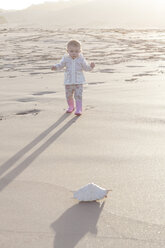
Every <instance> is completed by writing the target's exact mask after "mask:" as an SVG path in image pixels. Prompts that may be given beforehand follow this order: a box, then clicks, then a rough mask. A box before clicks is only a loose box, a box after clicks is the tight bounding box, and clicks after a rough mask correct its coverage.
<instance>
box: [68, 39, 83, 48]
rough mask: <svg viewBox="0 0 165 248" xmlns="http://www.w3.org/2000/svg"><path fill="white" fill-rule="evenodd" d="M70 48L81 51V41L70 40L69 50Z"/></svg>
mask: <svg viewBox="0 0 165 248" xmlns="http://www.w3.org/2000/svg"><path fill="white" fill-rule="evenodd" d="M69 46H76V47H78V48H80V49H81V43H80V41H78V40H70V41H69V42H68V43H67V49H68V48H69Z"/></svg>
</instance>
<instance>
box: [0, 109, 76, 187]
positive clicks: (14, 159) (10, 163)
mask: <svg viewBox="0 0 165 248" xmlns="http://www.w3.org/2000/svg"><path fill="white" fill-rule="evenodd" d="M67 116H68V114H64V115H63V116H61V118H60V119H59V120H58V121H56V122H55V123H54V124H53V125H52V126H50V127H49V128H48V129H46V130H45V131H44V132H43V133H41V134H40V135H39V136H38V137H37V138H35V139H34V140H33V141H32V142H31V143H29V144H28V145H27V146H25V147H24V148H23V149H21V150H20V151H19V152H18V153H17V154H15V155H14V156H13V157H11V158H10V159H9V160H8V161H7V162H5V163H4V164H2V165H1V167H0V175H2V174H3V173H4V172H5V171H7V170H8V169H10V167H12V166H13V165H14V164H15V163H16V162H17V161H18V160H19V159H20V158H21V157H23V156H24V155H25V154H26V153H27V152H29V151H30V150H31V149H32V148H33V147H34V146H35V145H37V144H38V143H39V142H40V141H41V140H42V139H44V138H45V137H46V136H47V135H48V134H49V133H50V132H51V131H53V130H54V129H55V128H56V127H57V126H58V125H60V123H61V122H62V121H64V120H65V119H66V118H67ZM77 119H78V117H77V116H75V117H73V118H72V119H71V120H69V121H68V122H67V123H66V124H65V125H64V126H63V127H62V128H60V129H59V130H58V131H57V132H56V133H55V134H53V135H52V136H51V137H50V138H49V139H48V140H47V141H46V142H45V143H43V144H42V145H41V146H40V147H39V148H37V149H36V150H35V151H34V152H32V153H31V155H29V156H28V157H27V158H26V159H25V160H24V161H23V162H21V163H20V164H18V165H17V167H15V168H14V169H13V170H11V171H10V172H8V173H7V174H6V175H5V176H4V177H1V179H0V191H2V190H3V189H4V188H5V187H6V186H7V185H8V184H9V183H11V182H12V181H13V180H14V179H15V178H16V177H17V176H18V175H19V174H21V173H22V172H23V171H24V170H25V169H26V168H27V167H28V166H29V165H30V164H31V163H32V162H33V161H34V160H35V159H36V158H37V157H38V156H39V155H40V154H41V153H42V152H43V151H45V150H46V149H47V148H48V147H49V146H50V145H51V144H52V143H53V142H54V141H55V140H56V139H57V138H58V137H59V136H60V135H62V134H63V133H64V132H65V131H66V130H67V129H68V128H69V127H70V126H71V125H72V124H73V123H74V122H75V121H76V120H77Z"/></svg>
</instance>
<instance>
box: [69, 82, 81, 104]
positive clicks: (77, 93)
mask: <svg viewBox="0 0 165 248" xmlns="http://www.w3.org/2000/svg"><path fill="white" fill-rule="evenodd" d="M82 93H83V85H82V84H70V85H65V94H66V99H67V101H68V100H71V99H73V94H74V98H75V100H76V101H77V100H82Z"/></svg>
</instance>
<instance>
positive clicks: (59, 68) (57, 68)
mask: <svg viewBox="0 0 165 248" xmlns="http://www.w3.org/2000/svg"><path fill="white" fill-rule="evenodd" d="M65 65H66V63H65V56H63V58H62V59H61V61H60V63H58V64H56V65H53V66H52V67H51V70H52V71H55V70H61V69H62V68H64V67H65Z"/></svg>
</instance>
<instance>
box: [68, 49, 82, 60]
mask: <svg viewBox="0 0 165 248" xmlns="http://www.w3.org/2000/svg"><path fill="white" fill-rule="evenodd" d="M67 52H68V53H69V55H70V56H71V57H72V59H75V58H77V57H78V56H79V55H80V52H81V50H80V48H79V47H77V46H69V47H68V49H67Z"/></svg>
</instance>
